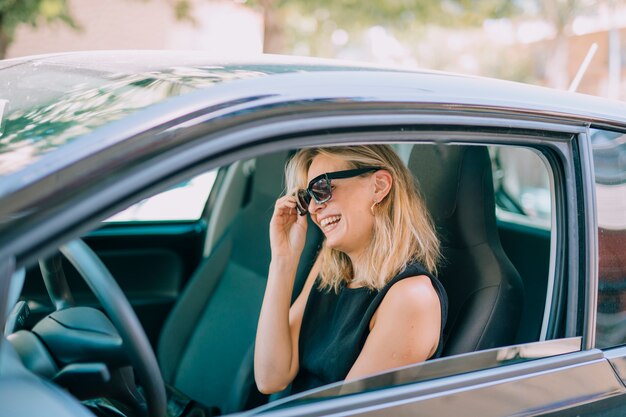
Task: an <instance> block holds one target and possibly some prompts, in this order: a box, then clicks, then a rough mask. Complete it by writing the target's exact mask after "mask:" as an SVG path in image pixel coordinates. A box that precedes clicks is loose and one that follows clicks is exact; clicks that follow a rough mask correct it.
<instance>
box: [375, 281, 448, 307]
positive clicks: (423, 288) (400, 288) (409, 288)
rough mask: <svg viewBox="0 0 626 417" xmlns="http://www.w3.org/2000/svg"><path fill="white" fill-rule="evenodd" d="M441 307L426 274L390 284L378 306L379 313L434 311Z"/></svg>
mask: <svg viewBox="0 0 626 417" xmlns="http://www.w3.org/2000/svg"><path fill="white" fill-rule="evenodd" d="M440 308H441V306H440V301H439V296H438V295H437V291H436V290H435V288H434V287H433V284H432V281H431V280H430V278H429V277H428V276H426V275H418V276H414V277H408V278H405V279H403V280H401V281H399V282H397V283H396V284H394V285H392V286H391V288H390V289H389V291H388V292H387V294H386V295H385V298H383V300H382V302H381V304H380V307H379V308H378V310H379V312H380V314H385V313H386V312H388V313H389V314H393V315H396V314H398V313H401V312H404V313H425V312H434V311H437V310H439V309H440Z"/></svg>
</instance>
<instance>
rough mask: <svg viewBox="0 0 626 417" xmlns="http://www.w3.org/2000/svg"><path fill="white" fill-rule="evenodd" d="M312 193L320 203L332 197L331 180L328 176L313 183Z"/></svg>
mask: <svg viewBox="0 0 626 417" xmlns="http://www.w3.org/2000/svg"><path fill="white" fill-rule="evenodd" d="M310 190H311V193H312V194H313V197H314V198H315V201H316V202H318V203H325V202H327V201H328V200H330V198H331V197H332V194H331V187H330V180H328V179H326V178H320V179H319V180H317V181H315V182H314V183H313V184H311V188H310Z"/></svg>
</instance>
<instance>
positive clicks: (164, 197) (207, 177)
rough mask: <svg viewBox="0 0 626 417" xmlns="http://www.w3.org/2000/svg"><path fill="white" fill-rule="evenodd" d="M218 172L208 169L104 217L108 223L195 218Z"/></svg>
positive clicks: (202, 206)
mask: <svg viewBox="0 0 626 417" xmlns="http://www.w3.org/2000/svg"><path fill="white" fill-rule="evenodd" d="M216 175H217V171H209V172H207V173H205V174H201V175H198V176H197V177H194V178H192V179H191V180H189V181H185V182H183V183H181V184H178V185H177V186H176V187H173V188H171V189H169V190H167V191H164V192H162V193H160V194H157V195H155V196H152V197H150V198H146V199H145V200H142V201H140V202H139V203H137V204H134V205H132V206H130V207H129V208H127V209H126V210H124V211H121V212H120V213H117V214H116V215H114V216H112V217H110V218H109V219H107V220H106V221H107V222H142V221H185V220H198V219H199V218H200V216H201V215H202V210H203V209H204V206H205V204H206V201H207V199H208V198H209V194H210V193H211V189H212V188H213V183H214V182H215V177H216Z"/></svg>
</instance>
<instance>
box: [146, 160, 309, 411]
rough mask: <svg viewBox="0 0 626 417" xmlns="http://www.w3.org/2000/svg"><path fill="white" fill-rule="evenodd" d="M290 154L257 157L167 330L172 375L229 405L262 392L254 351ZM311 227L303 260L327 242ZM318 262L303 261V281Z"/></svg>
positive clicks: (202, 398) (165, 350)
mask: <svg viewBox="0 0 626 417" xmlns="http://www.w3.org/2000/svg"><path fill="white" fill-rule="evenodd" d="M287 157H288V154H287V152H282V153H278V154H272V155H267V156H261V157H258V158H257V159H256V166H255V170H254V175H253V179H252V183H251V185H250V187H251V188H250V194H249V195H250V198H249V201H248V203H247V205H246V206H245V207H244V208H243V209H241V211H240V212H239V213H238V214H237V215H236V216H235V217H234V219H233V221H232V223H231V225H230V226H229V227H228V228H227V229H226V231H225V232H224V235H223V236H222V237H221V238H220V239H219V240H218V242H217V244H216V245H215V247H214V248H213V250H212V252H211V254H210V255H209V256H208V257H207V258H206V259H204V260H203V261H202V263H201V265H200V266H199V267H198V269H197V270H196V272H195V273H194V275H193V276H192V278H191V280H190V282H189V284H188V285H187V287H186V288H185V291H184V292H183V294H182V295H181V297H180V298H179V300H178V302H177V303H176V305H175V306H174V308H173V310H172V312H171V314H170V316H169V317H168V319H167V321H166V323H165V326H164V328H163V331H162V332H161V335H160V339H159V345H158V358H159V362H160V364H161V368H162V371H163V378H164V379H165V381H166V382H168V383H169V384H171V385H173V386H175V387H176V388H178V389H179V390H180V391H182V392H184V393H185V394H187V395H189V396H190V397H191V398H193V399H194V400H196V401H198V402H200V403H202V404H205V405H207V406H216V407H219V408H220V409H221V410H222V411H223V412H231V411H237V410H240V409H241V408H243V407H244V406H245V404H246V403H247V402H248V400H249V397H250V396H253V395H254V394H255V393H254V392H253V391H255V390H256V387H255V386H254V381H253V379H252V355H251V352H252V346H253V343H254V337H255V334H256V326H257V321H258V316H259V312H260V309H261V302H262V300H263V294H264V291H265V283H266V279H267V271H268V268H269V262H270V244H269V221H270V219H271V216H272V213H273V209H274V203H275V201H276V199H277V198H278V197H279V195H280V194H281V192H282V191H283V187H284V183H283V171H284V166H285V162H286V160H287ZM309 229H310V231H309V236H308V237H307V244H306V246H305V249H304V253H303V259H312V258H313V256H314V253H315V251H316V250H317V246H318V245H319V239H320V237H319V232H317V235H316V230H314V229H315V228H309ZM310 267H311V263H309V262H301V265H300V266H299V269H298V276H297V282H298V283H302V282H304V281H305V279H306V274H307V273H308V271H309V270H310ZM298 292H299V289H298Z"/></svg>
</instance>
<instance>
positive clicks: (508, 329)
mask: <svg viewBox="0 0 626 417" xmlns="http://www.w3.org/2000/svg"><path fill="white" fill-rule="evenodd" d="M394 146H395V148H396V149H397V150H398V153H399V154H400V156H401V157H402V158H403V160H404V161H405V162H406V163H407V166H408V167H409V169H410V170H411V172H412V173H413V174H414V176H415V179H416V182H417V184H418V186H419V189H420V192H421V193H422V195H423V196H424V198H425V200H426V203H427V206H428V209H429V211H430V214H431V216H432V217H433V219H434V222H435V224H436V228H437V231H438V233H439V235H440V238H441V240H442V246H443V259H444V261H443V262H442V264H441V266H440V269H439V274H438V275H439V278H440V280H441V282H442V283H443V285H444V287H445V288H446V291H447V294H448V297H449V308H450V310H449V316H448V322H447V324H446V327H445V330H444V333H445V345H444V357H445V356H452V355H458V354H462V353H467V352H474V351H478V350H483V349H490V348H494V347H501V346H508V345H515V344H521V343H528V342H536V341H539V340H541V339H542V338H543V337H545V335H542V326H543V321H544V310H545V308H546V300H547V294H548V293H549V291H548V289H549V285H550V282H551V281H550V274H551V272H550V264H551V260H552V258H553V257H554V254H553V253H552V252H551V251H553V249H552V246H553V245H552V242H553V230H552V227H551V225H550V222H549V221H548V225H547V226H545V225H544V224H539V223H533V222H532V218H531V220H530V221H529V214H528V213H531V212H532V207H534V206H532V205H531V206H528V207H531V208H530V209H529V208H528V207H527V206H525V204H526V205H527V203H528V201H525V200H523V199H522V200H520V198H518V197H517V195H518V194H519V195H522V193H521V192H519V190H521V189H522V187H519V189H518V190H515V189H513V190H511V189H510V188H509V189H507V187H506V186H504V185H503V184H505V183H506V181H503V176H505V175H513V176H515V175H516V173H515V172H513V171H511V172H509V173H504V174H503V170H507V169H508V167H507V166H506V163H503V162H502V160H501V159H499V156H500V154H501V151H503V150H506V151H508V152H513V153H514V154H515V158H514V159H516V160H517V162H518V163H522V164H523V163H524V158H526V159H532V160H533V163H537V161H539V164H538V166H543V171H544V172H543V173H542V175H544V176H545V177H546V178H548V177H549V175H550V167H549V166H548V165H547V164H546V163H545V162H544V161H543V159H542V157H541V152H540V151H539V150H536V149H530V148H522V147H515V146H487V145H469V144H452V145H451V144H440V143H438V144H435V143H415V144H407V143H403V144H396V145H394ZM293 152H294V151H280V152H274V153H270V154H264V155H260V156H257V157H256V158H253V159H249V160H245V161H236V162H234V163H232V164H229V165H228V166H224V167H221V168H219V169H218V170H217V175H216V180H215V182H214V184H213V187H212V189H211V192H210V194H209V197H208V199H207V200H206V203H205V204H206V205H205V207H204V210H203V213H202V215H201V216H200V218H198V219H196V220H193V221H190V220H184V221H162V222H159V221H149V222H140V221H134V222H133V221H126V222H108V223H106V222H105V223H102V225H101V227H100V228H98V229H96V230H93V231H92V232H90V233H88V234H86V235H85V236H84V237H83V238H82V239H83V240H84V242H86V243H87V245H88V246H89V247H91V248H92V249H93V250H94V251H95V253H96V254H97V255H98V257H99V258H100V259H101V260H102V261H103V262H104V264H105V265H106V266H107V268H108V269H109V271H110V272H111V274H112V275H113V276H114V277H115V278H116V280H117V282H118V283H119V285H120V287H121V288H122V289H123V291H124V293H125V294H126V296H127V297H128V299H129V300H130V302H131V304H132V306H133V308H134V310H135V312H136V313H137V315H138V317H139V319H140V321H141V324H142V325H143V327H144V329H145V331H146V333H147V335H148V337H149V339H150V342H151V343H152V346H153V348H154V350H155V352H156V355H157V358H158V362H159V366H160V370H161V373H162V375H163V379H164V381H165V382H166V383H167V384H168V385H170V386H171V387H174V388H175V389H176V390H178V391H180V392H181V393H183V394H184V395H186V396H188V397H190V398H191V399H193V400H194V401H196V402H198V403H200V404H204V405H206V406H210V407H213V408H214V409H219V412H221V413H230V412H236V411H241V410H245V409H250V408H252V407H255V406H258V405H261V404H264V403H267V402H268V401H271V400H273V399H274V398H276V397H279V396H273V397H271V398H270V397H268V396H266V395H263V394H261V393H260V392H258V391H257V390H256V386H255V384H254V378H253V371H252V365H253V363H252V361H253V349H254V346H253V344H254V337H255V332H256V324H257V319H258V315H259V311H260V307H261V302H262V298H263V293H264V289H265V280H266V274H267V270H268V267H269V262H270V245H269V235H268V224H269V220H270V218H271V215H272V210H273V205H274V202H275V200H276V198H278V197H279V196H280V195H281V193H283V192H284V179H283V176H284V166H285V163H286V162H287V160H288V159H289V157H290V156H291V155H292V154H293ZM516 152H517V153H516ZM502 159H504V158H502ZM520 160H521V161H522V162H520ZM546 188H547V200H548V201H547V203H546V202H545V201H542V203H545V204H547V206H548V207H552V206H553V205H554V201H553V200H554V197H553V195H554V194H553V190H551V189H550V186H549V183H548V186H546ZM516 193H517V194H516ZM524 195H525V194H524ZM529 195H530V196H531V197H532V196H535V197H536V196H537V195H539V194H537V193H535V194H529ZM526 196H527V195H526ZM541 196H543V194H542V195H541ZM527 197H528V196H527ZM531 197H528V198H527V200H528V199H530V200H532V198H535V197H532V198H531ZM524 198H526V197H524ZM537 198H540V197H537ZM541 198H543V197H541ZM503 201H504V202H503ZM533 201H534V200H533ZM507 202H509V203H507ZM501 213H504V214H506V215H504V214H502V215H501ZM531 214H532V213H531ZM530 217H532V216H530ZM516 219H521V220H519V221H517V220H516ZM307 233H308V234H307V241H306V242H307V243H306V247H305V249H304V252H303V255H302V258H301V262H300V265H299V268H298V272H297V276H296V285H295V287H294V294H293V299H295V297H296V296H297V295H298V293H299V292H300V290H301V289H302V286H303V285H304V281H305V279H306V276H307V274H308V272H309V270H310V268H311V266H312V264H313V262H314V261H315V257H316V254H317V252H318V250H319V248H320V246H321V245H322V243H323V235H322V234H321V232H320V231H319V230H318V229H317V228H316V227H309V228H308V232H307ZM42 263H44V262H42ZM62 269H63V270H64V271H65V275H66V277H67V282H68V283H69V287H70V289H71V293H72V294H73V299H74V300H75V302H76V304H77V305H96V301H95V299H94V297H93V295H91V293H90V290H89V288H88V287H87V285H86V284H85V282H84V281H83V280H82V278H81V277H80V274H79V273H78V272H77V271H76V270H74V268H72V266H71V265H70V264H69V263H68V262H67V261H66V260H64V261H63V264H62ZM20 299H21V300H23V301H26V302H27V303H28V306H29V307H30V311H31V313H30V316H29V317H28V319H27V320H26V321H25V322H24V323H23V325H20V326H19V327H18V326H17V325H15V326H14V328H13V329H11V331H10V332H9V333H13V332H15V331H17V330H19V328H23V329H25V330H30V329H32V328H33V326H35V325H36V323H37V322H38V321H39V320H41V318H42V317H44V316H45V315H46V314H48V313H50V312H51V311H53V309H54V307H53V305H52V303H51V302H50V298H49V297H48V294H47V290H46V286H45V284H44V280H43V279H42V273H41V268H40V266H39V265H32V266H31V267H29V268H27V271H26V278H25V282H24V287H23V290H22V294H21V298H20ZM8 339H9V340H11V335H9V336H8ZM17 350H18V353H19V354H20V355H21V356H25V357H28V356H29V355H32V353H29V352H25V351H23V350H22V351H20V349H17ZM444 360H445V358H444ZM23 362H25V363H28V361H24V358H23ZM32 362H33V361H32V360H31V363H32ZM27 367H28V365H27Z"/></svg>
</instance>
